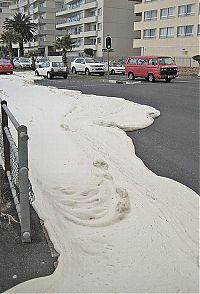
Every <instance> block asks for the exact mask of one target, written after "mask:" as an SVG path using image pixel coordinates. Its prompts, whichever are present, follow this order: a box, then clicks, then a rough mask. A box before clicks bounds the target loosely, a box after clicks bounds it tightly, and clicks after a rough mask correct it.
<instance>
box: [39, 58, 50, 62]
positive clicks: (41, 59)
mask: <svg viewBox="0 0 200 294" xmlns="http://www.w3.org/2000/svg"><path fill="white" fill-rule="evenodd" d="M46 61H48V59H47V58H40V59H38V60H37V62H46Z"/></svg>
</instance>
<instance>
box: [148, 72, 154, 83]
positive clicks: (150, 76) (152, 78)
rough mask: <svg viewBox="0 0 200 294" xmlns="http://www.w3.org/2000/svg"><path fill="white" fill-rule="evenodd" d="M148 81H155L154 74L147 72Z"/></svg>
mask: <svg viewBox="0 0 200 294" xmlns="http://www.w3.org/2000/svg"><path fill="white" fill-rule="evenodd" d="M148 81H149V82H151V83H153V82H154V81H155V78H154V75H153V74H149V75H148Z"/></svg>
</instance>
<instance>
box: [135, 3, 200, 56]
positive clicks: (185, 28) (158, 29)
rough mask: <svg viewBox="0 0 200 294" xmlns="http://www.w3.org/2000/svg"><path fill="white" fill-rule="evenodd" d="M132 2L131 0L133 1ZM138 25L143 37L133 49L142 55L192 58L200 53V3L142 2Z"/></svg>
mask: <svg viewBox="0 0 200 294" xmlns="http://www.w3.org/2000/svg"><path fill="white" fill-rule="evenodd" d="M129 1H131V0H129ZM138 2H140V3H138V4H136V5H135V12H136V13H137V14H140V15H141V21H139V22H135V23H134V30H135V31H138V32H139V33H140V38H139V39H137V40H133V47H134V48H140V49H141V54H142V55H170V56H173V57H190V58H191V57H192V56H194V55H197V54H199V36H200V25H199V23H200V22H199V9H200V8H199V0H141V1H138Z"/></svg>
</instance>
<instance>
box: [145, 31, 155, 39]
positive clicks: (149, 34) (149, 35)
mask: <svg viewBox="0 0 200 294" xmlns="http://www.w3.org/2000/svg"><path fill="white" fill-rule="evenodd" d="M143 36H144V39H153V38H155V37H156V29H146V30H144V31H143Z"/></svg>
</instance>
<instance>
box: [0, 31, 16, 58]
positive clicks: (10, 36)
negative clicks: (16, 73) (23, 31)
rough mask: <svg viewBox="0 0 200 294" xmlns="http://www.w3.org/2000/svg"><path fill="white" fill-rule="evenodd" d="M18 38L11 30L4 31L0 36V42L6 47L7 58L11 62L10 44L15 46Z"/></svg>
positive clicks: (11, 49)
mask: <svg viewBox="0 0 200 294" xmlns="http://www.w3.org/2000/svg"><path fill="white" fill-rule="evenodd" d="M18 38H19V36H18V35H17V34H16V33H15V32H14V31H13V30H8V31H4V32H3V33H2V34H1V40H2V41H3V43H4V44H6V45H7V47H8V52H9V57H10V61H11V62H12V60H13V48H12V44H16V43H17V42H18Z"/></svg>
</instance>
